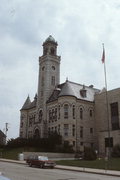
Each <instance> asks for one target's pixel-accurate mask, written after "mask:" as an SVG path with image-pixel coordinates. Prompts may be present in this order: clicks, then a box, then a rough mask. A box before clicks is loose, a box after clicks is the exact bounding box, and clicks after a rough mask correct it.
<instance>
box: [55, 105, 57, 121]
mask: <svg viewBox="0 0 120 180" xmlns="http://www.w3.org/2000/svg"><path fill="white" fill-rule="evenodd" d="M55 121H57V108H55Z"/></svg>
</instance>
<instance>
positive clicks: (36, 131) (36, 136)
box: [34, 128, 40, 139]
mask: <svg viewBox="0 0 120 180" xmlns="http://www.w3.org/2000/svg"><path fill="white" fill-rule="evenodd" d="M34 138H35V139H39V138H40V131H39V129H38V128H36V129H35V131H34Z"/></svg>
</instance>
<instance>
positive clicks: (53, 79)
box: [51, 76, 55, 86]
mask: <svg viewBox="0 0 120 180" xmlns="http://www.w3.org/2000/svg"><path fill="white" fill-rule="evenodd" d="M51 85H52V86H54V85H55V76H52V78H51Z"/></svg>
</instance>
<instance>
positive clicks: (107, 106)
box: [102, 43, 111, 160]
mask: <svg viewBox="0 0 120 180" xmlns="http://www.w3.org/2000/svg"><path fill="white" fill-rule="evenodd" d="M102 45H103V57H102V62H103V63H104V77H105V88H106V91H105V92H106V93H105V98H106V115H107V125H108V146H109V147H108V154H107V158H108V160H109V159H110V153H111V152H110V121H109V103H108V92H107V75H106V63H105V49H104V43H103V44H102Z"/></svg>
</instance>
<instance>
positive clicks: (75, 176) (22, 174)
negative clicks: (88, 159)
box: [0, 162, 120, 180]
mask: <svg viewBox="0 0 120 180" xmlns="http://www.w3.org/2000/svg"><path fill="white" fill-rule="evenodd" d="M0 172H2V173H3V174H4V175H5V176H7V177H9V178H11V180H119V179H120V177H114V176H106V175H98V174H91V173H82V172H74V171H66V170H59V169H40V168H35V167H28V166H27V165H21V164H14V163H7V162H0Z"/></svg>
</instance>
